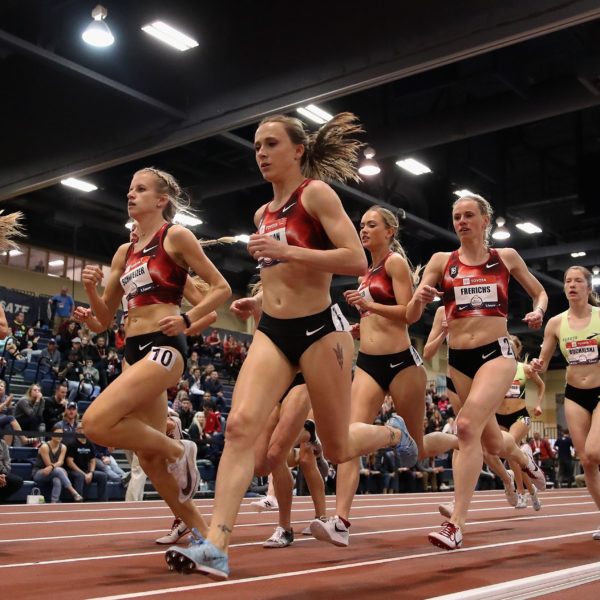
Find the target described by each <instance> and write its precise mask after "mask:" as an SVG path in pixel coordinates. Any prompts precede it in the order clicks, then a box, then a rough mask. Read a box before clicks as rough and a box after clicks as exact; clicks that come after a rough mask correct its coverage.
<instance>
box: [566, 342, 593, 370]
mask: <svg viewBox="0 0 600 600" xmlns="http://www.w3.org/2000/svg"><path fill="white" fill-rule="evenodd" d="M566 348H567V361H568V363H569V364H570V365H591V364H594V363H597V362H598V344H597V342H596V340H575V341H572V342H567V343H566Z"/></svg>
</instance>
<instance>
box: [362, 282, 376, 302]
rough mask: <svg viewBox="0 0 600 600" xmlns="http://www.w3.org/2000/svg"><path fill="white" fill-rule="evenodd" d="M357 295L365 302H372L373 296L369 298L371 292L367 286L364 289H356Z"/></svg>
mask: <svg viewBox="0 0 600 600" xmlns="http://www.w3.org/2000/svg"><path fill="white" fill-rule="evenodd" d="M358 293H359V294H360V295H361V296H362V297H363V298H364V299H365V300H366V301H367V302H373V296H371V290H370V289H369V286H368V285H366V286H365V287H359V288H358Z"/></svg>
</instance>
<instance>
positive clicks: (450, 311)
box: [442, 248, 510, 321]
mask: <svg viewBox="0 0 600 600" xmlns="http://www.w3.org/2000/svg"><path fill="white" fill-rule="evenodd" d="M489 253H490V255H489V258H488V259H487V260H486V261H485V262H484V263H483V264H481V265H472V266H471V265H465V264H464V263H462V262H461V261H460V259H459V257H458V250H455V251H454V252H452V254H450V258H449V259H448V263H447V264H446V268H445V270H444V277H443V279H442V291H443V292H444V295H443V300H444V307H445V309H446V320H447V321H451V320H452V319H460V318H464V317H504V318H506V316H507V315H508V281H509V279H510V273H509V271H508V269H507V268H506V265H505V264H504V263H503V262H502V259H501V258H500V255H499V254H498V251H497V250H495V249H494V248H490V249H489Z"/></svg>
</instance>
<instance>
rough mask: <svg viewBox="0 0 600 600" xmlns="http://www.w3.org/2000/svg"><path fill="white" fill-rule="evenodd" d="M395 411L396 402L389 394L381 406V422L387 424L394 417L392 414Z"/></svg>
mask: <svg viewBox="0 0 600 600" xmlns="http://www.w3.org/2000/svg"><path fill="white" fill-rule="evenodd" d="M395 410H396V409H395V408H394V401H393V400H392V397H391V396H390V395H389V394H387V395H386V396H385V397H384V399H383V403H382V404H381V410H380V411H379V421H380V422H381V423H385V422H386V421H387V420H388V419H389V418H390V417H391V416H392V413H393V412H394V411H395Z"/></svg>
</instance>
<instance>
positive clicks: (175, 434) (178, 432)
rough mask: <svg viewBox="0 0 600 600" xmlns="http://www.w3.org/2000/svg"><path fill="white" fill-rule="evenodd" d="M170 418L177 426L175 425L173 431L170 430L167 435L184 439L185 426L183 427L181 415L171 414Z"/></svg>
mask: <svg viewBox="0 0 600 600" xmlns="http://www.w3.org/2000/svg"><path fill="white" fill-rule="evenodd" d="M168 418H169V419H170V420H171V422H172V423H173V425H175V427H173V429H171V431H169V433H167V436H168V437H170V438H172V439H174V440H182V439H183V428H182V427H181V419H180V418H179V417H174V416H171V415H169V417H168Z"/></svg>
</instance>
